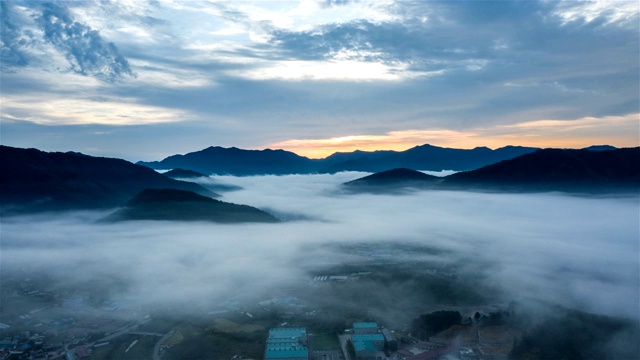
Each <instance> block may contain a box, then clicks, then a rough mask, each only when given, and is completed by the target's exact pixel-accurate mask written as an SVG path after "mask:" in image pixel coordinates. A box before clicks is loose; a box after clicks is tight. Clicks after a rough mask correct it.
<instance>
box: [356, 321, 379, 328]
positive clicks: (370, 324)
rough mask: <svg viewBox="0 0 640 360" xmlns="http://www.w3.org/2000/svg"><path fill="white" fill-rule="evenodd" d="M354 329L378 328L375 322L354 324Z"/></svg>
mask: <svg viewBox="0 0 640 360" xmlns="http://www.w3.org/2000/svg"><path fill="white" fill-rule="evenodd" d="M353 328H354V329H371V328H376V329H377V328H378V323H375V322H355V323H353Z"/></svg>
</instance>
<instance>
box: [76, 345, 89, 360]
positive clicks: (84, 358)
mask: <svg viewBox="0 0 640 360" xmlns="http://www.w3.org/2000/svg"><path fill="white" fill-rule="evenodd" d="M76 358H77V359H78V360H88V359H89V358H91V354H90V353H89V350H87V347H86V346H84V345H82V346H78V347H77V348H76Z"/></svg>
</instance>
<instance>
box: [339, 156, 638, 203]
mask: <svg viewBox="0 0 640 360" xmlns="http://www.w3.org/2000/svg"><path fill="white" fill-rule="evenodd" d="M343 188H344V189H347V190H350V191H358V192H360V191H364V192H388V191H398V190H399V189H408V188H414V189H415V188H418V189H451V190H487V191H510V192H513V191H516V192H520V191H523V192H537V191H563V192H569V193H633V194H638V193H639V191H640V147H638V148H624V149H615V150H598V151H593V150H586V149H581V150H573V149H543V150H538V151H535V152H533V153H530V154H525V155H522V156H519V157H517V158H514V159H509V160H503V161H501V162H498V163H496V164H492V165H487V166H485V167H482V168H480V169H476V170H471V171H465V172H459V173H455V174H452V175H449V176H447V177H444V178H437V177H430V176H429V175H426V174H423V173H420V172H417V171H413V170H408V169H394V170H389V171H384V172H380V173H376V174H373V175H369V176H366V177H363V178H360V179H357V180H353V181H350V182H347V183H344V184H343Z"/></svg>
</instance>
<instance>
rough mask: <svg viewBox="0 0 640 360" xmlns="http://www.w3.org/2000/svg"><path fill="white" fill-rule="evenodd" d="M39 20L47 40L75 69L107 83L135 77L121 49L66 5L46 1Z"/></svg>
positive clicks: (37, 20)
mask: <svg viewBox="0 0 640 360" xmlns="http://www.w3.org/2000/svg"><path fill="white" fill-rule="evenodd" d="M36 23H37V24H38V26H39V27H40V29H41V30H42V31H43V32H44V39H45V40H46V41H48V42H50V43H51V44H53V45H54V46H55V47H56V48H57V49H58V50H59V51H61V52H62V53H63V54H64V55H65V57H66V58H67V60H68V61H69V63H70V64H71V68H72V69H73V71H75V72H77V73H79V74H82V75H91V76H96V77H98V78H100V79H102V80H105V81H108V82H113V81H116V80H118V79H120V78H122V77H134V76H135V73H134V72H133V70H131V68H130V66H129V63H128V62H127V60H126V59H125V58H124V57H123V56H122V55H120V53H119V51H118V48H117V47H116V46H115V45H114V44H113V43H111V42H108V41H105V40H104V39H103V38H102V36H101V35H100V32H99V31H98V30H94V29H92V28H91V27H90V26H87V25H84V24H81V23H79V22H77V21H75V20H74V19H73V16H72V14H71V13H70V12H69V10H68V9H67V8H65V7H63V6H59V5H57V4H53V3H47V4H43V5H42V14H41V15H40V16H39V17H37V18H36Z"/></svg>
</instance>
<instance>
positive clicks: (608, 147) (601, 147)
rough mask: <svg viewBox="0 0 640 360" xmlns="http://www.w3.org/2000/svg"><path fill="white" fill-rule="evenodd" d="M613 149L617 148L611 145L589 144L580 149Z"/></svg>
mask: <svg viewBox="0 0 640 360" xmlns="http://www.w3.org/2000/svg"><path fill="white" fill-rule="evenodd" d="M615 149H617V148H616V147H615V146H611V145H591V146H587V147H586V148H583V149H582V150H589V151H605V150H615Z"/></svg>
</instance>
